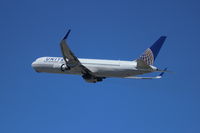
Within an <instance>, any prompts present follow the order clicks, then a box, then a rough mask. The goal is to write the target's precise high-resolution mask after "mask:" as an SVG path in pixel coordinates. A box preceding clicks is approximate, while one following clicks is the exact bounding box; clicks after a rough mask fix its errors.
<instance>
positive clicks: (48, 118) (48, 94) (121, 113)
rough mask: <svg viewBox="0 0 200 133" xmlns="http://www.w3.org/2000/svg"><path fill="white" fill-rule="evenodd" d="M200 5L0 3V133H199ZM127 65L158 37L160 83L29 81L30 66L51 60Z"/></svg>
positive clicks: (129, 0) (178, 1)
mask: <svg viewBox="0 0 200 133" xmlns="http://www.w3.org/2000/svg"><path fill="white" fill-rule="evenodd" d="M199 5H200V2H199V1H197V0H167V1H166V0H165V1H161V0H152V1H149V0H137V1H133V0H99V1H95V0H84V1H83V0H82V1H81V0H60V1H53V0H52V1H49V0H34V1H33V0H32V1H30V0H17V1H15V0H1V4H0V18H1V21H0V46H1V48H0V56H1V61H0V68H1V69H0V85H1V86H0V133H36V132H37V133H44V132H45V133H46V132H47V133H57V132H61V133H64V132H67V133H83V132H85V133H102V132H104V133H133V132H136V133H161V132H162V133H188V132H192V133H199V132H200V114H199V113H200V87H199V83H200V78H199V74H200V72H199V68H200V63H199V59H198V57H199V49H200V45H199V44H200V15H199V13H200V6H199ZM68 28H71V29H72V33H71V34H70V37H69V39H68V42H69V44H70V47H71V49H72V50H73V51H74V53H75V54H76V55H77V56H78V57H84V58H102V59H117V60H118V59H120V60H133V59H135V58H137V57H138V56H139V55H140V54H141V53H142V52H143V51H144V50H145V49H146V48H148V47H149V46H151V44H152V43H153V42H154V41H155V40H156V39H158V38H159V37H160V36H161V35H166V36H168V38H167V41H166V42H165V44H164V46H163V48H162V50H161V51H160V54H159V55H158V57H157V60H156V63H155V65H156V66H157V67H159V68H165V67H169V69H170V70H172V71H174V72H175V73H173V74H172V73H167V74H166V75H165V77H164V78H163V79H160V80H132V79H106V80H105V81H104V82H102V83H97V84H88V83H86V82H85V81H83V80H82V78H81V77H79V76H74V75H59V74H38V73H36V72H35V71H34V70H33V69H32V68H31V63H32V61H34V60H35V59H36V58H37V57H40V56H61V53H60V48H59V42H60V40H61V39H62V37H63V36H64V34H65V33H66V32H67V29H68Z"/></svg>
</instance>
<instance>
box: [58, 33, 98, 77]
mask: <svg viewBox="0 0 200 133" xmlns="http://www.w3.org/2000/svg"><path fill="white" fill-rule="evenodd" d="M70 31H71V30H69V31H68V32H67V34H66V35H65V37H64V38H63V40H62V41H61V42H60V47H61V51H62V55H63V59H64V61H65V63H66V65H67V66H68V67H70V68H76V69H80V71H81V72H82V73H83V74H89V75H91V76H94V74H93V73H92V72H91V71H90V70H89V69H88V68H86V67H85V66H84V65H82V64H81V62H80V61H79V60H78V58H77V57H76V56H75V55H74V53H73V52H72V51H71V50H70V48H69V46H68V45H67V42H66V39H67V37H68V36H69V33H70Z"/></svg>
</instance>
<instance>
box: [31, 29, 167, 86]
mask: <svg viewBox="0 0 200 133" xmlns="http://www.w3.org/2000/svg"><path fill="white" fill-rule="evenodd" d="M70 31H71V30H68V32H67V34H66V35H65V36H64V38H63V39H62V41H61V42H60V47H61V52H62V57H40V58H37V59H36V60H35V61H34V62H33V63H32V67H33V68H34V69H35V71H36V72H46V73H60V74H75V75H81V76H82V78H83V79H84V80H85V81H87V82H89V83H96V82H100V81H103V80H104V79H106V78H114V77H115V78H131V79H160V78H162V76H163V74H164V72H167V68H165V69H164V70H161V69H158V68H157V67H155V66H153V63H154V61H155V59H156V57H157V55H158V53H159V51H160V49H161V47H162V45H163V43H164V42H165V40H166V36H161V37H160V38H159V39H158V40H157V41H156V42H155V43H154V44H153V45H152V46H151V47H150V48H147V49H146V51H145V52H144V53H143V54H142V55H141V56H139V58H137V59H135V60H132V61H119V60H105V59H104V60H103V59H85V58H77V57H76V56H75V54H74V53H73V52H72V51H71V49H70V48H69V46H68V43H67V41H66V40H67V38H68V36H69V34H70ZM152 72H161V73H160V75H158V76H155V77H137V75H141V74H146V73H152Z"/></svg>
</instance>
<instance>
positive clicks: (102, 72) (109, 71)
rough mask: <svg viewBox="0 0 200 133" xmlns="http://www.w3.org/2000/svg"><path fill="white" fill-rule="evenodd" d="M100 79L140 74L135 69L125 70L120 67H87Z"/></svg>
mask: <svg viewBox="0 0 200 133" xmlns="http://www.w3.org/2000/svg"><path fill="white" fill-rule="evenodd" d="M87 68H89V69H90V70H91V71H92V72H93V73H95V75H96V76H98V77H127V76H134V75H138V74H140V73H139V72H138V71H137V70H134V69H133V68H131V67H130V68H128V67H127V68H124V67H120V66H113V67H110V66H109V67H106V66H105V67H102V66H101V67H99V66H87Z"/></svg>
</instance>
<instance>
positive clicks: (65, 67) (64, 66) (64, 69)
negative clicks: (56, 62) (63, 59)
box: [60, 64, 70, 72]
mask: <svg viewBox="0 0 200 133" xmlns="http://www.w3.org/2000/svg"><path fill="white" fill-rule="evenodd" d="M60 69H61V71H63V72H64V71H68V70H70V67H69V66H68V65H66V64H62V65H61V67H60Z"/></svg>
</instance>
